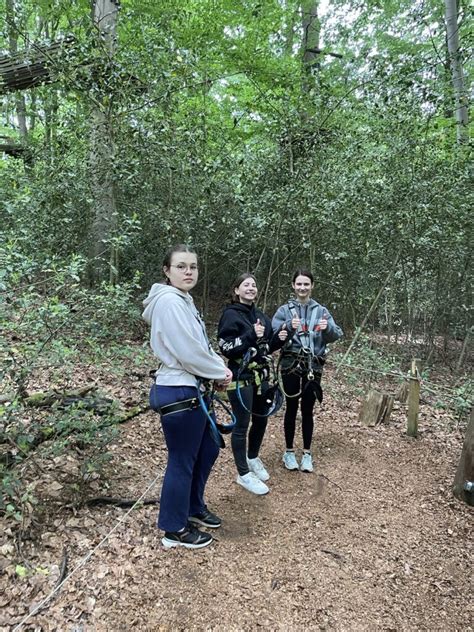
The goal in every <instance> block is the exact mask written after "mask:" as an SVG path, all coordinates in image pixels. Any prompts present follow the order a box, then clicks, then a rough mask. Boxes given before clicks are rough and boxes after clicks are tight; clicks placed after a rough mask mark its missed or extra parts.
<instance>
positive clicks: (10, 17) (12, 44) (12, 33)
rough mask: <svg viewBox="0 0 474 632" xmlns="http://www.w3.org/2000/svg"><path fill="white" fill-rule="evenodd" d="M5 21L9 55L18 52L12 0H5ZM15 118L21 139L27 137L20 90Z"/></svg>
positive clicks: (23, 105)
mask: <svg viewBox="0 0 474 632" xmlns="http://www.w3.org/2000/svg"><path fill="white" fill-rule="evenodd" d="M5 9H6V22H7V25H8V47H9V51H10V54H11V55H15V54H16V53H17V52H18V27H17V23H16V19H15V17H16V16H15V2H14V0H6V4H5ZM15 107H16V118H17V121H18V130H19V132H20V137H21V139H22V140H26V139H27V137H28V127H27V124H26V101H25V96H24V95H23V94H21V93H20V92H17V93H16V94H15Z"/></svg>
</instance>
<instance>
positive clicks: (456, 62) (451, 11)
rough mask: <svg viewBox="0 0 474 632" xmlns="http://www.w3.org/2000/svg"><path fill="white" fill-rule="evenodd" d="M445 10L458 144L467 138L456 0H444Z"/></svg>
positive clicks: (464, 92)
mask: <svg viewBox="0 0 474 632" xmlns="http://www.w3.org/2000/svg"><path fill="white" fill-rule="evenodd" d="M444 5H445V11H446V14H445V15H446V38H447V48H448V53H449V59H450V64H451V75H452V80H453V87H454V101H455V111H454V118H455V121H456V140H457V143H458V144H463V143H466V142H467V141H468V140H469V132H468V114H467V95H466V91H465V88H464V74H463V69H462V64H461V55H460V45H459V26H458V7H457V1H456V0H445V2H444Z"/></svg>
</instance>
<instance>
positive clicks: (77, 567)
mask: <svg viewBox="0 0 474 632" xmlns="http://www.w3.org/2000/svg"><path fill="white" fill-rule="evenodd" d="M160 476H161V472H160V473H159V474H158V475H157V476H156V477H155V478H154V479H153V480H152V482H151V483H150V484H149V485H148V487H147V488H146V489H145V491H144V492H143V493H142V495H141V496H140V498H139V499H138V500H137V501H136V502H135V503H134V504H133V506H132V507H130V509H129V510H128V511H127V513H126V514H125V515H124V516H122V518H120V520H119V521H118V522H117V524H116V525H115V526H114V527H112V529H111V530H110V531H109V533H107V535H106V536H105V537H104V538H103V539H102V540H101V541H100V542H99V544H97V545H96V546H95V547H94V548H93V549H92V550H91V551H89V553H88V554H87V555H86V556H85V557H83V558H82V560H81V561H80V562H79V563H78V564H77V566H76V567H75V568H74V569H73V570H72V571H71V572H70V573H69V575H67V576H66V577H65V578H64V579H63V581H62V582H61V583H60V584H58V585H57V586H56V587H55V588H54V589H53V590H52V591H51V592H50V593H49V595H47V596H46V597H45V598H44V599H43V600H42V601H40V603H39V604H38V605H37V606H36V607H35V608H34V609H33V610H32V611H31V612H30V613H29V614H28V615H27V616H26V617H25V618H24V619H22V620H21V621H20V623H18V625H17V626H16V627H14V628H13V632H17V630H20V628H21V626H23V625H24V624H25V623H26V622H27V621H28V620H29V619H31V617H33V616H34V615H35V614H36V613H37V612H38V611H39V610H41V609H42V608H43V606H44V605H45V604H46V603H47V602H48V601H49V600H50V599H51V597H52V596H53V595H55V594H56V593H57V592H58V590H59V589H60V588H62V587H63V586H64V584H65V583H66V582H68V581H69V580H70V579H71V577H72V576H73V575H75V574H76V573H77V572H78V571H79V570H80V569H81V568H82V567H83V566H84V565H85V564H86V563H87V562H88V561H89V560H90V559H91V557H92V556H93V555H94V553H95V552H96V551H98V550H99V549H100V548H101V547H102V545H103V544H105V542H107V540H108V539H109V538H110V536H111V535H112V534H113V533H114V532H115V531H116V530H117V529H118V528H119V526H120V525H121V524H123V523H124V522H125V520H126V519H127V518H128V516H129V515H130V514H131V512H132V511H133V510H134V509H135V507H136V506H137V505H138V504H139V503H140V502H141V500H142V499H143V498H145V496H146V495H147V493H148V492H149V491H150V489H151V488H152V487H153V486H154V485H155V484H156V482H157V481H158V479H159V478H160Z"/></svg>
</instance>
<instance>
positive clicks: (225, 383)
mask: <svg viewBox="0 0 474 632" xmlns="http://www.w3.org/2000/svg"><path fill="white" fill-rule="evenodd" d="M231 382H232V371H231V370H230V369H229V368H227V367H226V368H225V378H224V379H223V380H221V381H220V382H215V386H216V389H217V390H218V391H224V390H225V389H226V388H227V387H228V386H229V384H230V383H231Z"/></svg>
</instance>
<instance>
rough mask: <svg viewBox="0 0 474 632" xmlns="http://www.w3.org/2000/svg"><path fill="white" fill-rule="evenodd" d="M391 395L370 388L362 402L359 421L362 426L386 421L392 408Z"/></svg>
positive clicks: (375, 424)
mask: <svg viewBox="0 0 474 632" xmlns="http://www.w3.org/2000/svg"><path fill="white" fill-rule="evenodd" d="M393 399H394V398H393V395H389V394H388V393H379V392H378V391H375V390H373V389H372V390H370V391H369V392H368V394H367V396H366V398H365V399H364V401H363V403H362V408H361V409H360V413H359V422H360V423H361V424H363V425H364V426H377V425H378V424H382V423H388V421H389V419H390V415H391V413H392V408H393Z"/></svg>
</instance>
